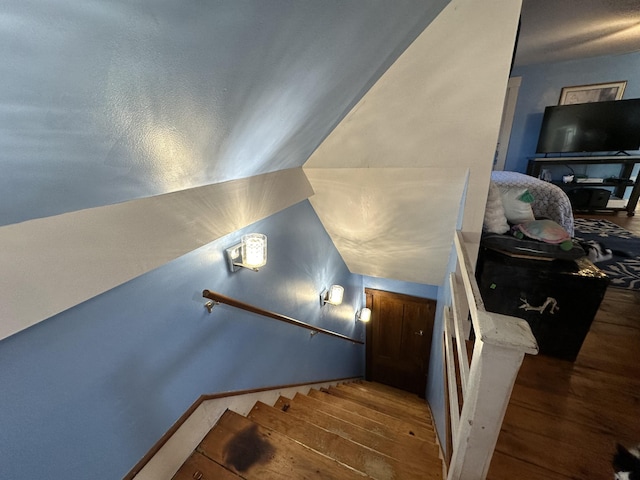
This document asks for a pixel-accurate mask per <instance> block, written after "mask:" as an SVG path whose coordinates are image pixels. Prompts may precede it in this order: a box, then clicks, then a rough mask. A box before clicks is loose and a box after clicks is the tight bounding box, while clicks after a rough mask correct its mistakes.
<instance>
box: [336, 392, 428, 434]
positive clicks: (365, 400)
mask: <svg viewBox="0 0 640 480" xmlns="http://www.w3.org/2000/svg"><path fill="white" fill-rule="evenodd" d="M327 391H328V392H329V393H330V394H331V395H336V396H338V397H343V398H347V399H350V400H354V401H356V402H358V403H361V404H363V405H366V406H368V407H369V408H373V409H376V410H379V411H381V412H384V413H387V414H389V415H393V416H395V417H398V418H402V419H405V420H409V421H417V422H420V423H423V424H426V425H430V424H431V415H430V414H429V415H428V416H427V413H426V412H419V411H417V409H411V408H409V407H407V406H406V405H402V407H400V406H399V405H398V404H397V403H395V402H394V401H393V400H391V399H386V398H383V397H379V396H375V395H373V394H370V393H366V392H363V391H361V390H357V389H355V388H349V387H345V386H340V387H330V388H329V389H328V390H327Z"/></svg>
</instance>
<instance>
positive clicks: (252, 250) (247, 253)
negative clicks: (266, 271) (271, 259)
mask: <svg viewBox="0 0 640 480" xmlns="http://www.w3.org/2000/svg"><path fill="white" fill-rule="evenodd" d="M242 264H243V265H244V266H246V267H248V268H259V267H263V266H264V265H266V264H267V236H266V235H263V234H262V233H249V234H247V235H243V236H242Z"/></svg>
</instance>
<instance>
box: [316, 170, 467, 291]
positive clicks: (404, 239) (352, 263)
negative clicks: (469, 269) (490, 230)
mask: <svg viewBox="0 0 640 480" xmlns="http://www.w3.org/2000/svg"><path fill="white" fill-rule="evenodd" d="M465 172H466V170H465V169H464V168H458V167H450V168H308V169H305V173H306V174H307V177H308V178H309V181H310V182H311V184H312V185H313V189H314V191H315V192H316V194H315V195H314V196H313V197H312V198H311V199H310V201H311V205H313V208H314V209H315V210H316V212H317V213H318V216H319V217H320V220H321V221H322V222H323V225H324V227H325V229H326V230H327V232H328V233H329V235H330V236H331V239H332V240H333V243H334V244H335V245H336V248H337V249H338V251H339V252H340V255H342V258H343V259H344V261H345V263H346V264H347V266H348V267H349V270H350V271H351V272H352V273H359V274H363V275H368V276H372V277H382V278H390V279H395V280H402V281H406V282H414V283H423V284H428V285H442V283H443V280H444V275H445V271H446V262H442V261H440V259H445V260H446V258H448V256H449V251H450V250H451V238H450V237H449V236H447V235H443V234H442V232H449V231H453V230H455V226H456V219H457V217H458V212H459V210H460V201H461V200H460V199H461V197H462V192H463V190H464V184H465V180H466V175H465Z"/></svg>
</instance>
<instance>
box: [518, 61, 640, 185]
mask: <svg viewBox="0 0 640 480" xmlns="http://www.w3.org/2000/svg"><path fill="white" fill-rule="evenodd" d="M638 71H640V52H636V53H630V54H627V55H616V56H606V57H595V58H586V59H582V60H572V61H568V62H558V63H549V64H539V65H529V66H523V67H516V68H514V69H513V72H512V76H514V77H517V76H521V77H522V84H521V86H520V91H519V94H518V102H517V104H516V110H515V115H514V119H513V127H512V131H511V139H510V141H509V149H508V151H507V158H506V163H505V170H513V171H517V172H526V169H527V158H528V157H533V156H534V155H535V151H536V145H537V143H538V135H539V134H540V125H541V123H542V115H543V113H544V109H545V107H546V106H549V105H557V104H558V99H559V98H560V91H561V90H562V87H567V86H572V85H587V84H592V83H604V82H613V81H619V80H626V81H627V87H626V89H625V92H624V97H623V98H639V97H640V81H638Z"/></svg>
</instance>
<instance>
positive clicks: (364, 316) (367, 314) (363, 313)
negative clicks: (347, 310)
mask: <svg viewBox="0 0 640 480" xmlns="http://www.w3.org/2000/svg"><path fill="white" fill-rule="evenodd" d="M356 320H360V321H361V322H364V323H367V322H368V321H369V320H371V309H369V308H363V309H361V310H360V311H359V312H358V314H357V315H356Z"/></svg>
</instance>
